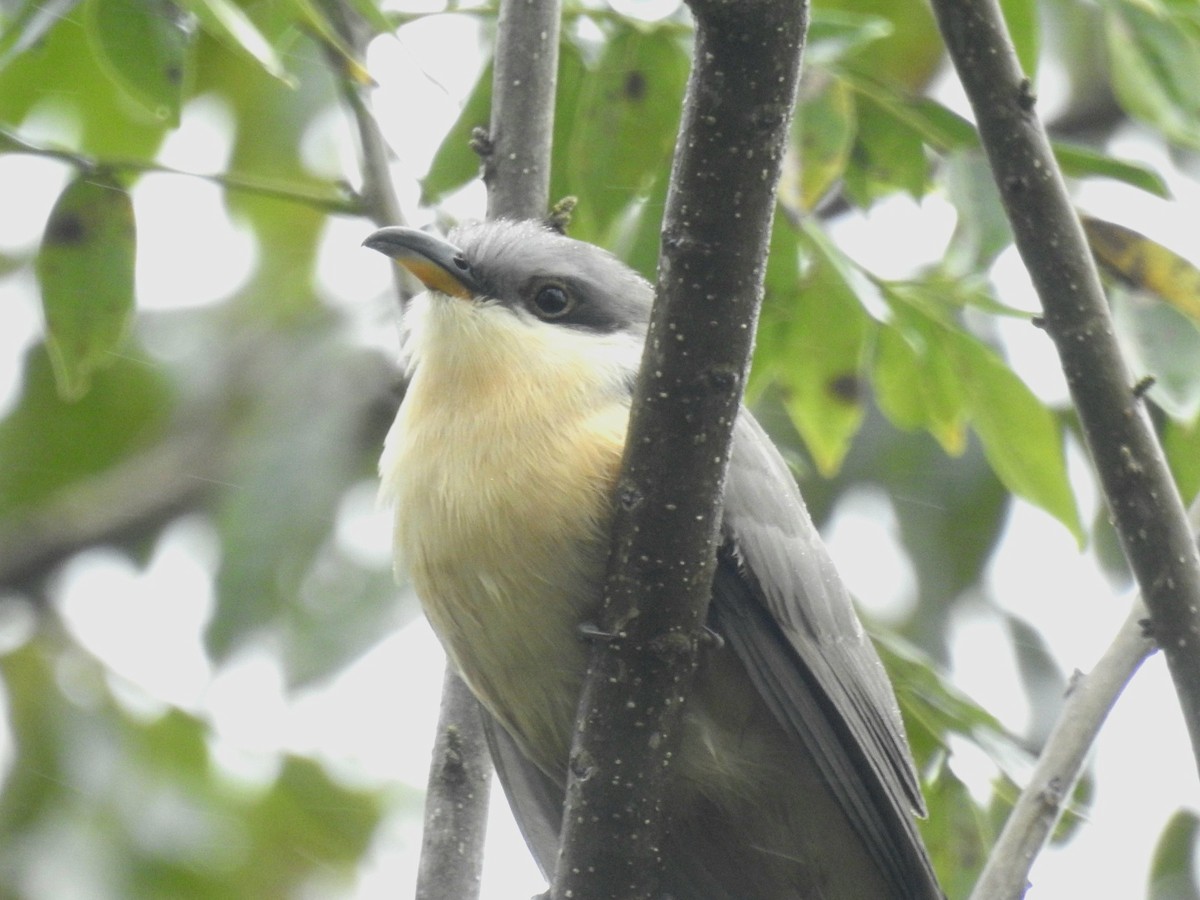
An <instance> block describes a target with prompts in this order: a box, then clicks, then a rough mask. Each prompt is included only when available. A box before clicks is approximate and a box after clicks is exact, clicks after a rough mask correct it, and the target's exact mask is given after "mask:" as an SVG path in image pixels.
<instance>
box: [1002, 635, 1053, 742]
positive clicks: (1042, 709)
mask: <svg viewBox="0 0 1200 900" xmlns="http://www.w3.org/2000/svg"><path fill="white" fill-rule="evenodd" d="M1003 620H1004V627H1005V628H1007V629H1008V632H1009V635H1010V643H1011V644H1012V648H1013V655H1014V656H1015V657H1016V661H1017V671H1018V672H1019V674H1020V677H1021V683H1022V685H1023V686H1024V688H1025V696H1026V697H1027V698H1029V707H1030V709H1031V711H1032V712H1031V716H1030V718H1031V719H1032V721H1030V722H1029V724H1028V725H1026V726H1025V728H1024V729H1023V730H1022V734H1023V735H1024V737H1025V740H1026V741H1027V742H1028V743H1029V744H1030V745H1031V746H1035V747H1036V746H1041V744H1043V743H1044V742H1045V740H1046V738H1047V737H1049V735H1050V729H1052V728H1053V727H1054V724H1055V722H1056V721H1057V719H1058V711H1059V707H1060V705H1061V701H1062V698H1063V694H1064V692H1065V691H1066V689H1067V687H1068V685H1067V679H1066V678H1065V677H1064V676H1063V672H1062V670H1061V669H1060V668H1059V667H1058V664H1057V663H1056V662H1055V661H1054V657H1053V655H1052V654H1051V652H1050V648H1049V647H1048V646H1047V644H1046V639H1045V638H1044V637H1042V635H1041V634H1040V633H1038V631H1037V629H1036V628H1034V627H1033V626H1032V625H1030V624H1029V623H1028V622H1027V621H1025V620H1024V619H1022V618H1020V617H1018V616H1014V615H1008V614H1006V615H1004V616H1003Z"/></svg>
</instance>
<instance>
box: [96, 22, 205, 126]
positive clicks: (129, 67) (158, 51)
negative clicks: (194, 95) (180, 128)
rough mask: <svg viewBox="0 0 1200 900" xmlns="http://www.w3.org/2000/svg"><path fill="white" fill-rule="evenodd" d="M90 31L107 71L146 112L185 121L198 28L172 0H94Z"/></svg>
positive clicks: (174, 122) (171, 120) (175, 121)
mask: <svg viewBox="0 0 1200 900" xmlns="http://www.w3.org/2000/svg"><path fill="white" fill-rule="evenodd" d="M84 8H85V9H86V10H87V12H88V19H87V21H88V34H89V35H90V37H91V38H92V42H93V44H94V46H95V48H96V55H97V56H98V57H99V59H100V61H101V63H102V64H103V66H104V68H105V70H106V71H107V72H108V73H109V75H110V77H112V79H113V81H115V82H116V83H117V84H118V85H119V86H120V88H121V89H122V90H123V91H125V93H126V94H128V95H129V97H130V98H132V99H133V100H134V101H135V102H136V103H138V105H140V106H141V107H142V108H143V109H144V110H145V111H146V112H148V113H149V114H150V115H152V116H154V117H155V118H157V119H160V120H162V121H164V122H166V123H167V124H169V125H171V126H172V127H174V126H176V125H178V124H179V112H180V109H181V107H182V105H183V97H184V91H185V89H186V87H187V84H188V81H189V78H190V68H191V45H192V39H193V37H194V36H195V29H194V27H193V22H192V19H191V17H190V16H187V15H184V14H183V13H182V12H181V11H180V9H179V7H177V6H176V5H175V4H174V3H172V2H170V0H88V2H87V4H86V6H85V7H84Z"/></svg>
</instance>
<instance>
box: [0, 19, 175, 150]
mask: <svg viewBox="0 0 1200 900" xmlns="http://www.w3.org/2000/svg"><path fill="white" fill-rule="evenodd" d="M85 6H86V4H85ZM84 12H85V10H84V9H82V8H76V9H75V10H74V11H73V15H71V16H68V17H66V18H63V19H59V20H58V22H57V23H56V24H55V25H54V26H53V27H52V28H50V30H49V31H48V32H46V33H45V34H44V35H43V36H41V37H39V40H38V42H37V43H36V44H35V45H34V46H32V47H30V48H29V49H28V50H27V51H26V52H24V53H21V54H19V55H16V56H14V57H12V58H11V59H10V60H9V62H8V64H7V65H6V66H5V67H4V68H3V69H2V70H0V110H3V119H4V121H5V122H7V123H9V124H10V125H11V124H12V123H15V122H20V121H22V119H24V118H25V116H26V115H28V114H29V113H30V112H31V111H32V110H34V109H46V108H47V107H46V104H47V103H48V102H50V103H52V104H53V106H54V107H55V108H56V109H59V110H61V112H60V113H56V116H58V115H65V116H69V117H70V120H71V121H72V122H75V123H77V125H78V126H79V127H80V128H81V132H82V133H81V134H80V135H79V138H78V143H77V144H75V145H74V149H77V150H80V151H81V152H84V153H88V154H90V155H92V156H93V157H94V158H98V159H103V158H106V157H117V158H121V159H125V158H134V159H147V158H150V157H153V155H154V153H155V151H156V149H157V148H158V145H159V144H160V143H161V141H162V139H163V137H164V136H165V134H166V131H167V125H166V123H165V122H164V121H162V120H159V119H157V118H154V117H153V116H148V115H146V113H145V112H144V111H143V110H142V108H141V107H140V106H139V105H137V104H135V103H132V102H130V100H129V98H128V96H127V95H126V94H125V92H124V91H123V90H122V89H121V88H119V87H118V86H117V85H116V83H115V82H114V81H113V80H112V79H111V78H110V77H109V76H108V74H107V73H106V71H105V70H104V68H103V67H102V66H101V63H100V60H99V59H98V58H97V54H96V52H95V47H94V42H93V41H92V40H91V38H90V37H89V34H88V30H87V29H86V28H85V20H87V19H89V18H90V17H89V16H87V15H85V14H84ZM0 30H3V29H0ZM38 115H40V113H39V114H38Z"/></svg>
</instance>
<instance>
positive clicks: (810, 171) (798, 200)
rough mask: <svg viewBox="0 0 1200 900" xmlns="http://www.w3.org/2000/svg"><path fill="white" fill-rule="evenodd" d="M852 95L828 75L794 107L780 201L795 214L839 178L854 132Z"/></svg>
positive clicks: (809, 207)
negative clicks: (790, 141) (790, 140)
mask: <svg viewBox="0 0 1200 900" xmlns="http://www.w3.org/2000/svg"><path fill="white" fill-rule="evenodd" d="M854 113H855V110H854V96H853V94H852V92H851V90H850V88H849V86H848V85H846V83H845V82H843V81H841V80H838V79H829V80H828V81H827V82H826V83H825V85H824V87H823V88H822V89H821V90H820V91H819V92H817V93H816V94H814V95H812V96H809V97H805V98H803V99H802V100H801V101H800V103H799V105H798V106H797V107H796V115H795V118H794V120H793V125H792V146H793V148H794V151H793V153H791V154H789V156H788V158H786V159H785V160H784V172H783V178H782V179H781V183H780V186H779V196H780V202H781V203H783V205H784V206H786V207H787V208H788V209H790V210H792V211H793V213H795V214H801V213H804V212H809V211H811V210H813V209H815V208H816V206H817V204H818V203H819V202H820V201H821V199H822V198H823V197H824V196H825V195H826V194H827V193H829V191H830V190H831V189H832V188H833V186H834V185H835V184H837V182H838V181H839V180H840V179H841V177H842V175H843V174H844V173H845V171H846V166H847V165H848V164H849V161H850V151H851V149H852V148H853V147H854V132H855V114H854Z"/></svg>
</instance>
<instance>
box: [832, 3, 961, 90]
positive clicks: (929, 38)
mask: <svg viewBox="0 0 1200 900" xmlns="http://www.w3.org/2000/svg"><path fill="white" fill-rule="evenodd" d="M833 13H841V14H845V13H850V14H852V15H854V16H857V17H859V18H860V19H879V20H882V21H884V22H886V23H887V24H888V27H889V29H890V30H889V32H888V34H887V35H886V36H885V37H881V38H880V39H878V40H873V41H871V43H870V44H868V45H866V46H864V47H862V48H861V49H860V50H859V51H858V52H857V53H854V54H852V55H851V58H852V60H853V63H854V65H855V68H856V69H857V70H858V71H860V72H863V73H864V74H868V75H870V76H872V77H875V78H879V79H881V80H883V81H886V82H889V83H893V84H897V85H901V86H902V87H903V88H904V89H905V90H911V91H914V92H918V93H919V92H920V91H922V90H923V89H924V88H925V87H926V86H927V85H928V84H929V81H930V79H932V78H933V76H934V75H935V74H936V72H937V70H938V66H939V64H940V63H941V61H942V54H943V52H944V50H943V48H944V47H945V44H944V43H943V42H942V39H941V37H940V36H939V34H938V30H937V24H936V23H935V22H934V19H933V13H932V12H931V11H930V8H929V4H927V3H924V2H922V0H817V2H815V3H814V4H813V18H814V19H817V18H819V17H822V16H829V15H831V14H833Z"/></svg>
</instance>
